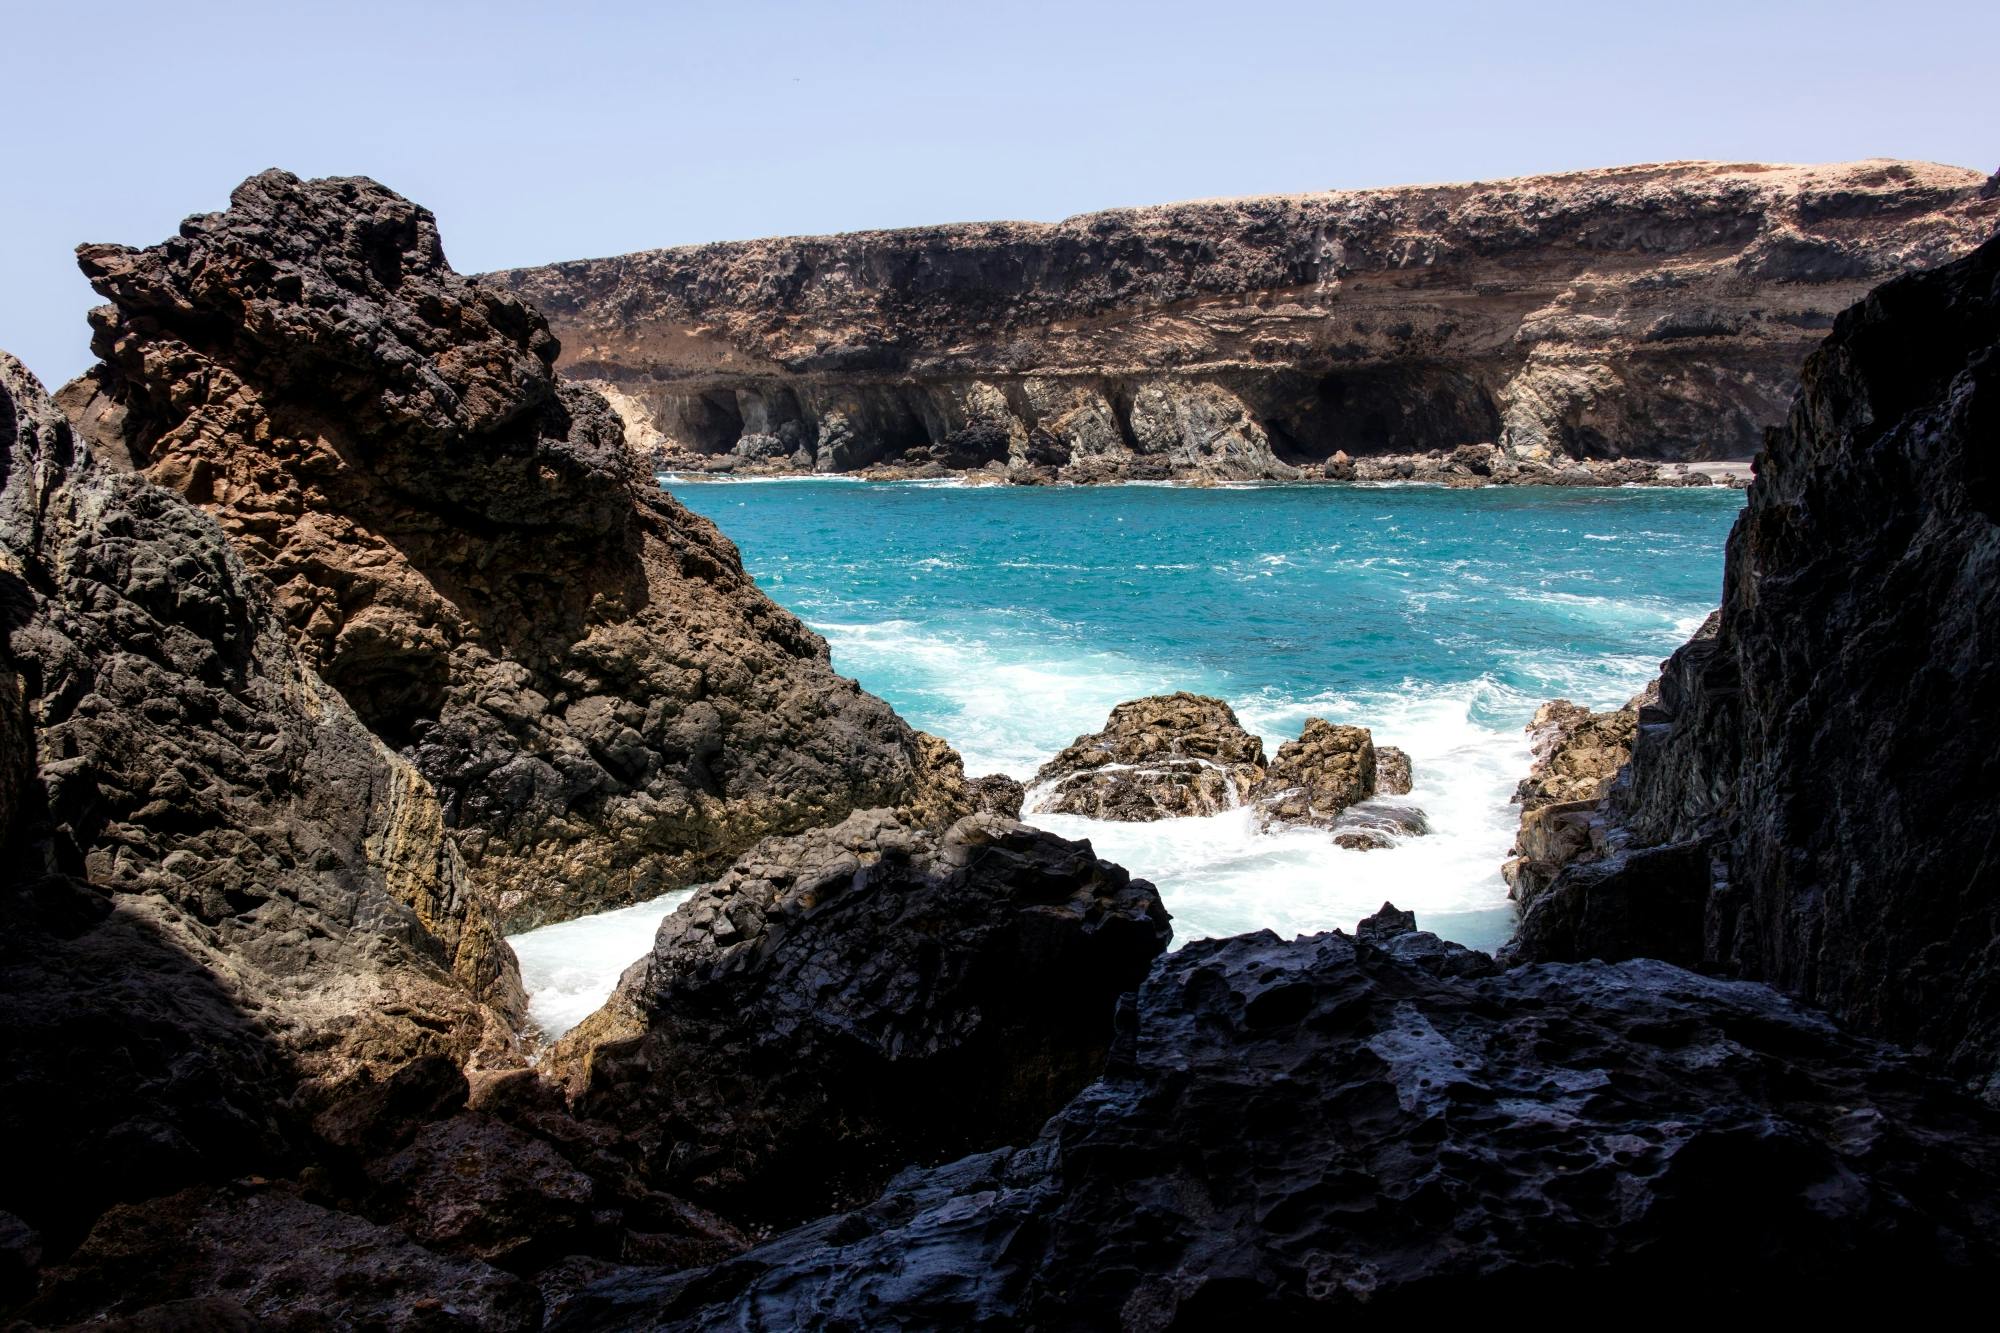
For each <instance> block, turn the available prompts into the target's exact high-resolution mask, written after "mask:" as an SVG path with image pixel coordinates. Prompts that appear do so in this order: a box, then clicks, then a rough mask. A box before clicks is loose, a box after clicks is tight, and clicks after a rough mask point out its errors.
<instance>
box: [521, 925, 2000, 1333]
mask: <svg viewBox="0 0 2000 1333" xmlns="http://www.w3.org/2000/svg"><path fill="white" fill-rule="evenodd" d="M1996 1197H2000V1121H1996V1118H1995V1116H1994V1115H1993V1114H1992V1113H1991V1112H1988V1111H1985V1110H1984V1109H1983V1108H1981V1107H1979V1106H1978V1105H1977V1104H1975V1103H1973V1102H1971V1101H1969V1100H1967V1099H1964V1098H1962V1097H1961V1096H1959V1095H1958V1094H1957V1093H1956V1092H1955V1091H1954V1090H1953V1089H1951V1088H1950V1087H1948V1086H1947V1085H1945V1084H1943V1083H1942V1082H1940V1081H1937V1080H1935V1079H1933V1078H1931V1077H1929V1076H1927V1075H1926V1074H1925V1073H1924V1072H1923V1071H1922V1070H1921V1069H1919V1068H1918V1067H1916V1066H1914V1065H1913V1064H1912V1063H1911V1062H1910V1061H1909V1060H1908V1058H1907V1057H1905V1056H1902V1055H1900V1054H1898V1053H1896V1052H1894V1051H1892V1050H1890V1049H1888V1048H1886V1047H1884V1046H1881V1045H1879V1044H1877V1043H1874V1042H1871V1041H1867V1040H1864V1039H1859V1038H1855V1037H1851V1036H1847V1035H1844V1034H1842V1033H1841V1032H1839V1031H1838V1030H1836V1029H1835V1028H1834V1027H1833V1026H1832V1025H1831V1024H1829V1023H1828V1022H1826V1021H1825V1020H1824V1019H1822V1018H1820V1017H1818V1016H1816V1015H1814V1014H1812V1013H1810V1012H1807V1011H1805V1010H1802V1009H1800V1008H1798V1007H1797V1006H1796V1005H1794V1004H1793V1003H1791V1002H1790V1001H1788V1000H1786V999H1784V998H1783V997H1781V996H1779V995H1778V994H1776V993H1775V992H1773V991H1771V990H1770V989H1768V988H1767V987H1764V986H1761V985H1756V984H1752V983H1747V982H1733V981H1723V980H1716V979H1712V978H1708V977H1703V976H1700V975H1697V974H1695V973H1692V972H1687V971H1683V970H1681V969H1680V968H1677V967H1672V966H1669V965H1667V964H1665V963H1659V962H1627V963H1622V964H1618V965H1609V966H1608V965H1545V966H1540V967H1532V968H1525V969H1520V970H1517V971H1514V972H1510V973H1506V974H1503V975H1493V966H1492V962H1491V960H1490V959H1487V958H1486V957H1485V955H1483V954H1477V953H1474V952H1472V951H1470V950H1465V949H1462V948H1459V947H1458V946H1455V945H1449V944H1446V943H1444V942H1443V941H1440V940H1438V939H1437V938H1436V937H1435V936H1433V935H1429V934H1426V933H1423V932H1420V931H1416V930H1414V929H1413V928H1412V923H1411V922H1410V920H1409V918H1408V915H1407V914H1404V913H1397V912H1395V910H1394V909H1393V908H1390V907H1385V908H1384V910H1383V912H1381V913H1378V914H1377V915H1376V916H1375V917H1374V918H1371V919H1370V920H1369V921H1367V922H1364V923H1363V924H1362V926H1361V929H1360V932H1359V937H1358V938H1357V939H1349V938H1347V937H1346V936H1343V935H1341V934H1339V933H1337V932H1336V933H1333V934H1327V935H1318V936H1313V937H1310V938H1305V939H1299V940H1294V941H1291V942H1284V941H1280V940H1279V939H1278V938H1276V937H1275V936H1274V935H1272V934H1270V933H1269V932H1261V933H1259V934H1255V935H1245V936H1238V937H1236V938H1233V939H1228V940H1200V941H1196V942H1194V943H1191V944H1189V945H1187V946H1185V947H1184V948H1182V949H1180V950H1179V951H1177V952H1175V953H1172V954H1169V955H1167V956H1166V957H1165V958H1163V959H1162V960H1161V961H1160V963H1159V964H1158V965H1157V966H1156V967H1155V968H1154V970H1153V973H1152V975H1151V977H1150V978H1148V980H1147V982H1146V984H1145V986H1144V987H1143V988H1142V989H1141V990H1140V992H1139V994H1138V996H1137V997H1136V999H1135V1001H1134V1002H1133V1003H1132V1004H1131V1005H1130V1007H1129V1009H1128V1011H1127V1013H1126V1015H1125V1016H1124V1018H1123V1019H1122V1020H1121V1030H1120V1036H1119V1040H1118V1042H1117V1044H1116V1046H1115V1047H1114V1050H1113V1054H1112V1059H1111V1063H1110V1065H1109V1066H1108V1067H1107V1068H1106V1070H1105V1074H1104V1077H1103V1078H1102V1079H1100V1080H1099V1081H1098V1082H1096V1083H1094V1084H1093V1085H1091V1086H1090V1087H1089V1088H1088V1089H1086V1090H1085V1091H1084V1092H1083V1093H1082V1094H1081V1095H1080V1096H1079V1097H1078V1098H1077V1099H1076V1100H1075V1102H1073V1103H1072V1104H1071V1105H1070V1106H1069V1107H1068V1108H1067V1109H1066V1110H1064V1111H1063V1112H1062V1114H1060V1115H1058V1116H1057V1117H1056V1118H1055V1119H1053V1120H1051V1121H1050V1122H1049V1124H1048V1126H1047V1127H1046V1129H1045V1130H1044V1131H1043V1132H1042V1134H1041V1135H1040V1137H1039V1138H1038V1139H1036V1140H1035V1141H1034V1142H1033V1143H1031V1144H1029V1145H1028V1146H1026V1147H1024V1148H1020V1149H1018V1150H1002V1151H997V1152H991V1153H986V1154H982V1155H978V1156H971V1157H967V1158H964V1159H962V1160H959V1161H956V1162H953V1163H950V1164H947V1165H944V1166H938V1167H930V1168H922V1169H914V1170H911V1171H907V1172H905V1173H903V1174H902V1175H901V1176H899V1177H898V1178H897V1179H896V1180H895V1181H894V1182H892V1183H891V1184H890V1186H889V1187H888V1189H887V1190H886V1191H885V1192H884V1193H883V1194H882V1196H881V1197H880V1198H878V1199H877V1200H875V1201H874V1202H873V1203H870V1204H868V1205H867V1206H865V1207H861V1208H858V1209H855V1210H853V1211H850V1212H845V1213H841V1214H839V1215H836V1216H833V1217H828V1218H826V1219H824V1220H822V1221H819V1222H815V1223H812V1224H810V1225H808V1226H805V1227H801V1228H799V1229H797V1230H794V1231H791V1232H788V1233H785V1234H782V1235H780V1236H777V1237H775V1238H773V1239H772V1240H771V1241H769V1242H767V1243H766V1244H764V1245H761V1246H759V1247H757V1248H756V1249H753V1250H751V1251H750V1252H749V1253H747V1254H745V1255H743V1256H742V1257H741V1258H739V1259H737V1260H733V1261H731V1262H729V1263H727V1264H723V1265H720V1266H716V1267H712V1268H708V1269H703V1270H700V1271H697V1272H693V1273H682V1274H671V1275H669V1274H658V1273H653V1274H641V1273H626V1274H622V1275H618V1276H615V1277H611V1278H608V1279H606V1280H604V1281H602V1282H600V1283H598V1284H595V1285H593V1286H589V1287H586V1288H585V1289H583V1290H582V1291H580V1292H579V1293H577V1294H576V1295H575V1296H574V1297H573V1298H571V1299H570V1300H569V1301H568V1302H567V1303H566V1304H565V1306H564V1308H563V1309H562V1310H561V1311H559V1312H558V1315H557V1317H556V1318H555V1320H554V1321H553V1326H554V1327H556V1328H559V1329H564V1330H586V1329H611V1328H619V1329H624V1328H648V1329H661V1330H666V1329H697V1328H716V1327H761V1328H793V1327H808V1326H810V1327H834V1328H864V1327H865V1328H870V1329H881V1328H890V1329H918V1328H974V1327H980V1328H1003V1327H1004V1328H1021V1327H1051V1328H1127V1329H1136V1328H1147V1329H1166V1328H1176V1329H1178V1328H1207V1327H1215V1326H1218V1325H1221V1324H1225V1323H1228V1324H1234V1323H1241V1322H1244V1321H1252V1322H1258V1323H1261V1324H1263V1325H1265V1326H1275V1327H1303V1326H1318V1325H1319V1324H1320V1323H1322V1322H1324V1321H1326V1320H1328V1319H1337V1318H1339V1317H1341V1316H1342V1315H1343V1314H1346V1315H1350V1316H1365V1317H1366V1318H1369V1319H1371V1320H1380V1319H1383V1318H1401V1317H1408V1316H1413V1315H1414V1316H1425V1315H1451V1316H1456V1315H1459V1314H1462V1313H1463V1311H1464V1310H1465V1309H1466V1308H1467V1305H1468V1303H1469V1302H1478V1303H1481V1304H1483V1303H1485V1302H1487V1301H1490V1300H1493V1299H1496V1298H1504V1299H1505V1300H1507V1301H1509V1302H1518V1303H1520V1304H1521V1307H1522V1308H1532V1309H1535V1310H1537V1311H1541V1312H1560V1313H1568V1314H1579V1315H1580V1314H1585V1313H1601V1312H1602V1310H1604V1309H1605V1308H1607V1304H1608V1303H1616V1302H1627V1303H1629V1302H1631V1301H1633V1300H1639V1301H1642V1302H1643V1303H1644V1304H1645V1306H1646V1308H1647V1309H1648V1310H1649V1311H1652V1312H1655V1313H1657V1312H1661V1311H1668V1310H1671V1311H1676V1312H1680V1311H1687V1312H1693V1311H1697V1310H1708V1311H1712V1310H1714V1309H1715V1308H1717V1303H1718V1302H1733V1303H1736V1304H1735V1305H1734V1306H1733V1308H1745V1307H1744V1306H1743V1304H1742V1303H1743V1302H1746V1301H1748V1302H1753V1303H1757V1304H1761V1303H1763V1302H1765V1301H1773V1300H1776V1301H1782V1302H1783V1304H1784V1305H1785V1307H1786V1308H1787V1309H1789V1310H1791V1311H1793V1312H1797V1311H1801V1310H1819V1309H1821V1308H1836V1309H1837V1308H1841V1307H1842V1306H1843V1305H1845V1304H1846V1303H1850V1302H1852V1301H1854V1300H1856V1299H1860V1298H1864V1297H1865V1298H1877V1297H1882V1296H1886V1295H1894V1296H1896V1297H1897V1298H1898V1299H1907V1298H1908V1296H1909V1293H1911V1292H1913V1291H1915V1292H1922V1293H1923V1297H1924V1299H1925V1300H1926V1301H1929V1300H1939V1301H1943V1300H1945V1299H1947V1298H1954V1299H1955V1298H1959V1297H1965V1296H1975V1295H1977V1294H1978V1293H1980V1292H1981V1291H1983V1289H1984V1286H1985V1284H1986V1280H1987V1279H1986V1274H1987V1272H1988V1271H1989V1270H1990V1268H1991V1266H1992V1265H1993V1264H1994V1263H1995V1262H2000V1210H1996V1208H1995V1206H1994V1205H1993V1202H1992V1201H1993V1199H1994V1198H1996ZM1690 1274H1699V1281H1698V1282H1691V1281H1690V1278H1689V1275H1690Z"/></svg>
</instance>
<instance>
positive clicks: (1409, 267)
mask: <svg viewBox="0 0 2000 1333" xmlns="http://www.w3.org/2000/svg"><path fill="white" fill-rule="evenodd" d="M1985 185H1986V182H1985V180H1984V178H1982V177H1981V176H1980V175H1978V174H1977V173H1976V172H1972V171H1966V170H1962V169H1958V168H1952V167H1940V166H1934V165H1930V164H1923V163H1906V162H1889V161H1871V162H1857V163H1848V164H1843V165H1836V166H1823V167H1790V166H1783V167H1781V166H1766V165H1759V164H1723V163H1707V162H1680V163H1669V164H1664V165H1654V166H1636V167H1621V168H1612V169H1608V170H1602V171H1585V172H1574V173H1569V174H1566V175H1558V176H1538V177H1530V178H1526V179H1521V180H1511V181H1500V182H1493V183H1479V184H1466V185H1440V186H1417V187H1405V188H1399V189H1386V190H1363V191H1340V192H1333V193H1326V194H1308V195H1294V196H1282V197H1270V198H1262V199H1242V200H1230V201H1221V202H1204V203H1188V204H1177V205H1170V206H1163V207H1155V208H1140V209H1126V210H1118V211H1113V212H1107V213H1096V214H1089V215H1086V216H1082V217H1076V218H1071V219H1069V220H1068V221H1065V222H1061V223H1056V224H1053V225H1043V224H1034V223H990V224H975V225H964V226H948V227H926V228H914V229H910V230H906V231H890V232H869V233H862V234H858V235H851V236H832V237H803V238H787V239H779V240H764V241H745V242H736V243H729V244H720V245H704V246H691V247H686V248H682V249H675V250H657V251H648V252H644V253H640V254H633V255H626V256H623V257H619V258H614V259H599V260H584V261H578V262H575V263H567V264H557V265H552V266H549V267H546V268H537V269H521V270H515V271H511V272H507V273H500V274H495V275H492V279H491V280H492V281H493V282H495V283H497V284H499V285H501V286H504V287H506V288H507V289H508V290H511V291H514V292H516V293H518V294H520V295H522V296H524V297H525V298H527V299H528V300H530V301H532V302H534V303H535V304H536V305H537V306H539V307H540V308H541V309H543V310H544V311H546V312H547V313H548V315H549V317H550V319H551V321H552V324H553V327H554V328H555V330H556V332H557V333H558V334H559V335H560V336H561V338H562V340H563V343H564V346H565V348H566V349H567V350H566V353H565V355H564V358H563V360H562V362H561V364H562V366H563V367H564V369H565V370H567V371H568V372H569V373H571V374H573V375H576V376H578V377H581V378H583V379H586V380H589V381H592V382H594V383H596V384H598V385H600V386H602V387H603V388H604V389H605V390H606V392H607V395H608V396H609V397H610V398H611V400H612V402H613V403H614V405H616V406H617V407H618V409H619V411H620V413H621V415H622V416H623V417H624V419H625V422H626V427H627V438H628V440H629V441H630V442H631V443H632V444H633V445H634V446H635V447H637V448H638V449H639V450H640V452H641V453H643V454H644V455H646V456H647V457H649V458H657V459H678V460H681V465H688V464H692V465H701V462H702V460H704V459H717V460H719V459H727V460H729V461H728V463H727V464H726V465H727V466H732V467H738V466H740V467H744V468H760V467H761V468H765V469H778V470H791V471H814V470H817V471H822V472H826V471H837V472H846V471H852V470H855V469H860V468H865V467H868V466H870V465H874V464H881V463H890V464H900V465H902V466H906V467H908V466H932V467H942V468H949V469H958V470H965V469H974V470H978V469H986V468H989V467H993V468H997V469H999V470H1000V471H1001V473H1002V474H1003V475H1007V476H1012V477H1016V478H1018V479H1030V480H1032V479H1047V478H1053V477H1060V478H1062V479H1064V480H1114V479H1120V478H1126V477H1155V476H1186V477H1207V478H1217V479H1246V478H1260V477H1278V478H1287V477H1293V476H1297V475H1299V474H1300V472H1301V471H1302V470H1303V471H1304V472H1305V473H1307V474H1310V475H1315V476H1317V475H1326V474H1327V471H1328V465H1329V464H1330V463H1333V464H1335V466H1334V469H1333V471H1334V473H1335V475H1338V474H1339V473H1340V472H1341V471H1342V470H1343V469H1344V468H1346V467H1353V468H1355V469H1356V470H1357V474H1359V473H1360V472H1362V471H1365V465H1366V464H1367V463H1369V462H1371V461H1372V460H1370V459H1369V456H1370V455H1384V454H1387V455H1398V456H1401V457H1402V458H1404V459H1405V460H1407V461H1409V463H1410V466H1411V467H1412V468H1413V469H1414V468H1415V467H1417V466H1419V465H1420V464H1421V463H1422V462H1423V461H1424V460H1423V459H1422V455H1423V454H1424V453H1425V452H1426V451H1429V450H1440V451H1442V452H1441V454H1440V456H1439V457H1440V459H1442V458H1445V457H1448V456H1449V455H1451V453H1452V452H1453V451H1454V450H1456V449H1457V448H1458V447H1459V446H1461V445H1469V444H1482V443H1490V444H1495V445H1497V446H1499V456H1500V458H1501V459H1502V460H1503V461H1504V464H1505V467H1504V468H1494V467H1491V466H1489V467H1488V468H1487V469H1486V470H1485V474H1484V479H1493V477H1492V474H1493V473H1494V472H1496V471H1507V470H1512V471H1516V472H1519V473H1524V474H1527V475H1526V476H1525V477H1523V478H1520V479H1552V480H1558V481H1560V480H1561V479H1562V476H1563V474H1564V473H1565V472H1567V471H1571V470H1572V469H1571V468H1570V466H1569V464H1568V460H1571V459H1582V458H1589V459H1599V460H1602V459H1615V458H1620V457H1631V456H1637V457H1640V458H1647V459H1651V458H1661V457H1665V458H1696V459H1713V458H1747V457H1749V456H1750V454H1751V453H1753V452H1754V451H1755V449H1756V447H1757V446H1758V444H1759V443H1760V441H1761V436H1762V432H1763V429H1764V427H1765V426H1766V425H1767V424H1768V423H1771V422H1775V421H1778V420H1780V419H1781V418H1782V417H1783V414H1784V409H1785V404H1786V403H1787V401H1788V400H1789V399H1790V396H1791V392H1792V388H1793V386H1794V384H1795V383H1796V377H1797V373H1798V369H1799V366H1800V364H1801V363H1802V362H1803V361H1804V360H1805V357H1806V354H1807V353H1808V352H1809V351H1810V350H1811V348H1812V346H1813V344H1814V343H1815V342H1817V341H1818V339H1819V338H1820V337H1821V336H1822V334H1823V333H1824V332H1825V330H1826V329H1827V328H1828V327H1829V326H1830V325H1831V323H1832V320H1833V316H1834V315H1835V314H1836V313H1837V312H1838V311H1839V310H1841V309H1842V308H1844V307H1845V306H1847V305H1849V304H1850V303H1852V302H1853V301H1855V300H1857V299H1858V298H1859V297H1861V296H1862V295H1863V294H1864V293H1865V292H1866V291H1867V290H1868V288H1869V287H1871V286H1873V285H1874V284H1875V283H1877V282H1880V281H1881V280H1882V279H1884V278H1886V277H1890V276H1893V275H1895V274H1898V273H1902V272H1906V271H1908V270H1910V269H1913V268H1918V267H1922V266H1925V265H1930V264H1935V263H1939V262H1942V261H1944V260H1947V259H1950V258H1953V257H1955V256H1957V255H1960V254H1963V253H1965V252H1966V251H1968V250H1970V249H1971V248H1972V247H1973V246H1974V245H1976V244H1977V243H1978V242H1979V241H1981V240H1983V239H1984V238H1985V236H1986V235H1987V234H1989V233H1990V232H1991V230H1992V228H1993V225H1994V222H1995V219H1996V218H2000V199H1996V198H1995V197H1994V195H1993V191H1991V190H1989V189H1986V188H1985ZM1341 454H1345V455H1346V456H1347V459H1348V461H1347V462H1346V463H1344V464H1342V463H1336V462H1335V460H1336V459H1337V456H1338V455H1341ZM1431 461H1432V462H1433V464H1434V465H1437V460H1431ZM1646 471H1648V472H1650V471H1651V469H1650V466H1648V467H1647V468H1646ZM1458 475H1460V476H1462V477H1463V479H1464V480H1465V483H1466V484H1475V483H1476V482H1477V481H1479V480H1481V479H1482V474H1480V473H1478V472H1474V471H1471V470H1469V469H1468V470H1466V471H1464V472H1462V473H1459V474H1458Z"/></svg>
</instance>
